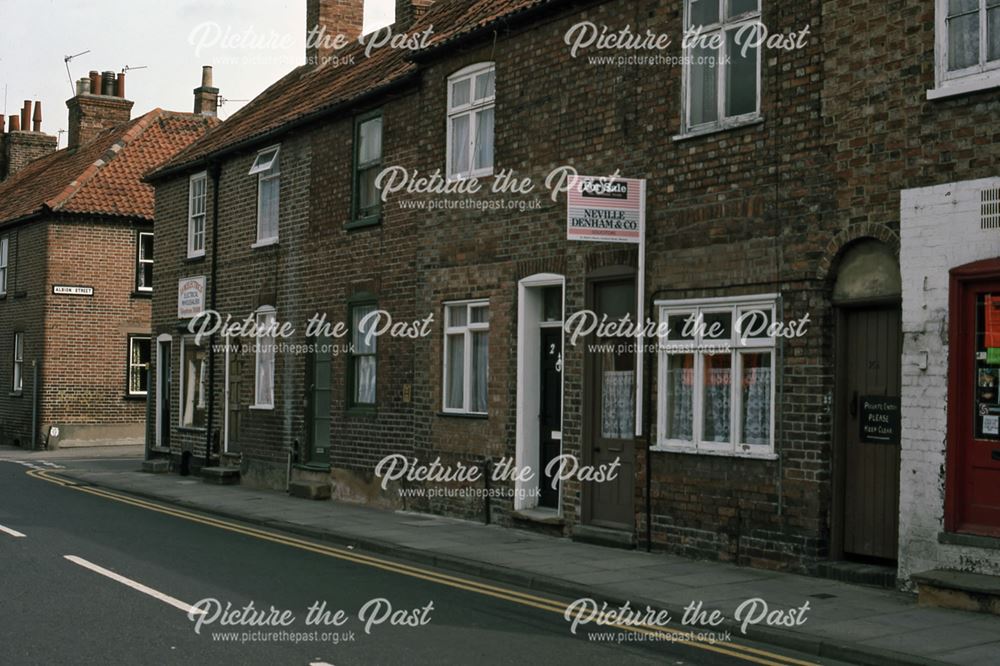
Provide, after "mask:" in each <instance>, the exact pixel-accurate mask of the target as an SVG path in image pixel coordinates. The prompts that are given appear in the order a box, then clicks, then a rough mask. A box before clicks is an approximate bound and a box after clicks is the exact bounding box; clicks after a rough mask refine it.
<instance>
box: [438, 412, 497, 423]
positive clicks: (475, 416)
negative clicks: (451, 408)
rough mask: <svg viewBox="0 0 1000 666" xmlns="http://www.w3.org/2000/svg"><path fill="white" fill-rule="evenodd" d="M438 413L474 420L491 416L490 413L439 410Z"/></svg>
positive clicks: (439, 414)
mask: <svg viewBox="0 0 1000 666" xmlns="http://www.w3.org/2000/svg"><path fill="white" fill-rule="evenodd" d="M437 415H438V416H442V417H446V418H453V419H472V420H474V421H485V420H487V419H489V418H490V415H489V414H473V413H471V412H438V414H437Z"/></svg>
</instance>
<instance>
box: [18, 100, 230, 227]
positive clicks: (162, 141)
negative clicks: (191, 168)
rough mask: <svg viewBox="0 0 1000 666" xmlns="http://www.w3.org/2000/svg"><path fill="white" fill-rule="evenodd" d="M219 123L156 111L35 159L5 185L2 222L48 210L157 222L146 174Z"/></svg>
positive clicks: (150, 187) (210, 119)
mask: <svg viewBox="0 0 1000 666" xmlns="http://www.w3.org/2000/svg"><path fill="white" fill-rule="evenodd" d="M218 122H219V121H218V120H217V119H215V118H208V117H205V116H198V115H194V114H191V113H174V112H172V111H163V110H162V109H154V110H152V111H150V112H149V113H147V114H146V115H144V116H141V117H139V118H136V119H135V120H132V121H131V122H129V123H127V124H125V125H122V126H120V127H116V128H114V129H110V130H106V131H105V132H104V133H102V134H101V135H99V136H98V137H97V138H96V139H94V140H93V141H92V142H90V143H88V144H86V145H84V146H81V147H80V148H76V149H69V148H65V149H63V150H60V151H58V152H55V153H52V154H51V155H47V156H45V157H42V158H40V159H38V160H35V161H34V162H31V163H30V164H29V165H28V166H26V167H25V168H24V169H22V170H21V171H19V172H17V173H16V174H14V175H13V176H11V177H10V178H8V179H7V180H6V181H4V182H3V183H0V224H2V223H4V222H9V221H12V220H16V219H19V218H22V217H26V216H29V215H32V214H34V213H39V212H42V211H43V210H46V209H49V210H53V211H60V212H68V213H91V214H95V215H117V216H127V217H135V218H142V219H147V220H152V219H153V196H154V190H153V187H152V186H151V185H148V184H147V183H144V182H142V180H141V179H142V176H143V175H144V174H146V173H147V172H148V171H150V170H151V169H154V168H156V167H157V166H158V165H160V164H162V163H163V162H164V161H166V160H168V159H170V157H172V156H173V155H175V154H176V153H177V152H178V151H179V150H181V149H182V148H184V147H186V146H187V145H189V144H190V143H191V142H192V141H194V140H195V139H197V138H198V137H200V136H201V135H203V134H204V133H205V132H206V131H207V130H208V129H209V128H210V127H212V126H214V125H216V124H218Z"/></svg>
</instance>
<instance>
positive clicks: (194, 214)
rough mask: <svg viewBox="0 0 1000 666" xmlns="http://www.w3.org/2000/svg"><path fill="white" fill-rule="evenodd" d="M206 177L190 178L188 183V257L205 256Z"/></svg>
mask: <svg viewBox="0 0 1000 666" xmlns="http://www.w3.org/2000/svg"><path fill="white" fill-rule="evenodd" d="M207 201H208V176H207V174H204V173H199V174H195V175H194V176H191V180H190V182H189V183H188V257H203V256H205V218H206V212H205V211H206V203H207Z"/></svg>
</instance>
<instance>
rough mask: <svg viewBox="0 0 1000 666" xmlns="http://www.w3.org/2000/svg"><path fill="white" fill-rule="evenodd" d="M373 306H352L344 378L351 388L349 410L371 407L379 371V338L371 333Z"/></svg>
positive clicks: (374, 307) (372, 329)
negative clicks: (348, 353) (349, 339)
mask: <svg viewBox="0 0 1000 666" xmlns="http://www.w3.org/2000/svg"><path fill="white" fill-rule="evenodd" d="M376 308H377V306H376V305H375V303H357V304H354V305H352V306H351V308H350V312H351V351H350V355H349V358H348V366H347V377H348V384H349V386H350V396H349V399H348V401H347V404H348V406H349V407H374V406H375V388H376V384H377V374H378V373H377V369H378V346H377V343H378V338H377V337H376V336H375V335H374V333H373V331H374V328H373V327H375V326H377V325H378V321H377V319H375V318H369V319H367V320H366V317H369V316H370V315H371V314H372V313H373V312H375V311H376Z"/></svg>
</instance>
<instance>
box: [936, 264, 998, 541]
mask: <svg viewBox="0 0 1000 666" xmlns="http://www.w3.org/2000/svg"><path fill="white" fill-rule="evenodd" d="M951 286H952V289H951V308H950V310H951V312H950V317H951V321H950V337H951V340H952V341H953V344H952V346H951V352H950V359H949V394H950V395H951V396H954V397H955V401H954V403H953V405H954V409H952V408H951V407H952V405H951V404H950V405H949V415H948V486H947V498H948V499H947V501H948V505H949V506H948V510H947V512H946V515H947V522H946V529H948V530H949V531H955V532H968V533H972V534H981V535H988V536H1000V261H996V260H990V261H987V262H977V263H976V264H971V265H970V266H965V267H962V268H959V269H955V270H954V271H952V285H951ZM949 402H951V401H949Z"/></svg>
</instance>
